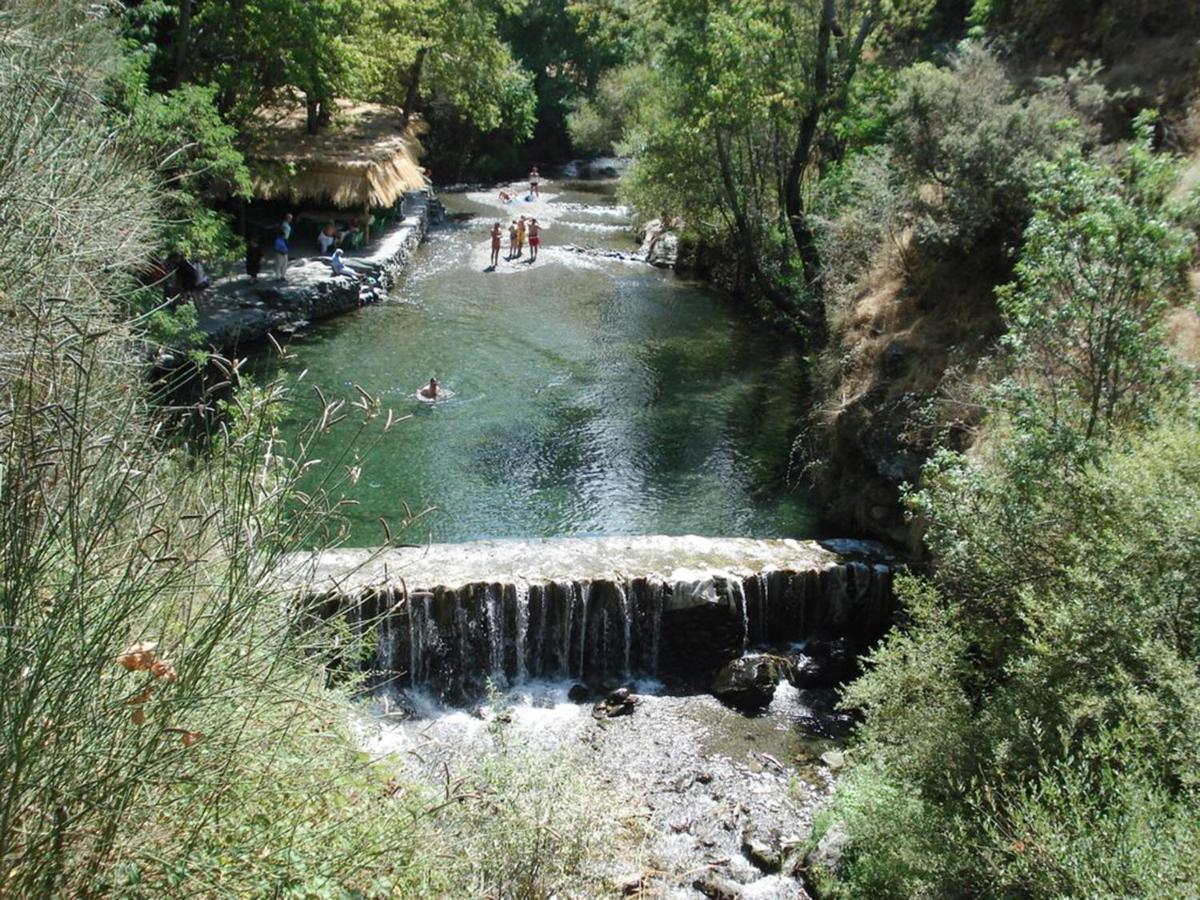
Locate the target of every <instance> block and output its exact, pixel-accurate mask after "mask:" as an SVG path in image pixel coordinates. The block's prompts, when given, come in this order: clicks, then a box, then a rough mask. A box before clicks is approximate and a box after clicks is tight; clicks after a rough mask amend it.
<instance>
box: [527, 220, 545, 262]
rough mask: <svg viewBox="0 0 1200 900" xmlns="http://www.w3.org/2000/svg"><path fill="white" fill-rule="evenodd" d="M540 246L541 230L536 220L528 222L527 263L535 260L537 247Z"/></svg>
mask: <svg viewBox="0 0 1200 900" xmlns="http://www.w3.org/2000/svg"><path fill="white" fill-rule="evenodd" d="M541 244H542V229H541V226H539V225H538V221H537V219H530V220H529V261H530V262H533V261H534V260H536V259H537V255H538V247H540V246H541Z"/></svg>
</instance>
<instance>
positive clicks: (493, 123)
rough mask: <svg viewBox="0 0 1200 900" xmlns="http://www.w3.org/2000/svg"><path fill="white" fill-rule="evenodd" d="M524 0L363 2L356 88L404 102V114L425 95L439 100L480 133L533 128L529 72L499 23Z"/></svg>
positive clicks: (382, 99)
mask: <svg viewBox="0 0 1200 900" xmlns="http://www.w3.org/2000/svg"><path fill="white" fill-rule="evenodd" d="M523 6H524V2H523V0H435V2H433V3H432V4H431V3H417V2H414V0H370V2H369V3H368V4H367V6H366V9H365V13H364V19H363V22H362V27H361V28H360V29H359V30H358V34H357V36H356V39H355V40H356V52H357V54H358V58H359V60H360V75H359V83H358V86H357V90H358V91H359V92H360V93H361V94H363V95H364V96H368V97H371V98H372V99H374V100H378V101H379V102H382V103H391V104H397V103H403V107H404V115H405V117H406V118H407V117H408V116H411V115H412V114H413V113H414V112H415V111H416V110H417V108H418V107H419V106H420V105H421V103H422V98H423V97H424V96H426V95H428V94H436V95H438V96H441V97H444V98H446V99H447V100H448V101H449V102H450V103H451V104H452V105H453V106H454V107H455V108H456V109H458V110H459V111H460V113H461V114H462V115H463V116H465V117H466V118H467V119H469V120H470V121H471V122H472V123H473V124H474V125H475V126H476V127H477V128H478V129H479V130H480V131H490V130H492V129H495V128H499V127H507V128H510V129H512V131H513V132H514V133H515V134H516V135H517V136H518V138H520V137H525V136H528V134H529V131H530V129H531V128H532V125H533V98H532V93H531V90H530V83H529V76H528V73H526V72H525V71H523V70H522V69H521V67H520V66H519V65H518V64H517V62H516V61H515V59H514V58H513V55H512V51H511V49H510V48H509V47H508V45H507V44H505V43H504V42H503V41H502V40H501V39H500V37H499V33H498V27H499V26H498V22H499V20H500V19H501V18H502V17H503V16H507V15H516V14H518V13H519V12H520V10H521V9H522V8H523Z"/></svg>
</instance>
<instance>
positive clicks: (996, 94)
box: [889, 44, 1081, 249]
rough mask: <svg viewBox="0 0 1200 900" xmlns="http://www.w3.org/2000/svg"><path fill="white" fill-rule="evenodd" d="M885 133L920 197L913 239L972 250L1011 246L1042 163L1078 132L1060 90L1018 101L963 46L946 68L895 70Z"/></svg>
mask: <svg viewBox="0 0 1200 900" xmlns="http://www.w3.org/2000/svg"><path fill="white" fill-rule="evenodd" d="M897 94H898V95H897V98H896V101H895V103H894V105H893V107H892V110H891V121H892V123H893V126H892V128H891V130H890V132H889V135H890V139H891V144H892V147H893V148H894V152H895V158H896V161H897V164H898V165H899V167H900V171H901V172H902V173H904V175H905V177H906V178H907V179H908V180H909V182H910V185H911V188H910V190H911V192H912V195H913V196H914V197H916V198H919V199H918V201H917V203H916V210H915V211H916V213H917V214H918V216H919V219H918V223H919V227H920V236H921V237H922V238H924V239H925V240H927V241H931V242H937V243H944V244H950V245H953V246H955V247H958V248H961V249H970V248H972V247H974V246H976V245H978V244H979V243H981V242H984V241H1001V242H1012V241H1014V240H1015V239H1016V237H1017V235H1019V234H1020V231H1021V229H1022V227H1023V226H1024V223H1025V221H1026V219H1027V218H1028V215H1029V192H1030V188H1031V186H1032V184H1033V181H1034V178H1035V177H1036V174H1037V166H1038V164H1039V163H1040V162H1042V161H1044V160H1047V159H1050V158H1052V157H1053V156H1054V155H1055V153H1056V152H1057V151H1058V150H1059V148H1061V147H1063V146H1069V145H1072V144H1077V143H1078V141H1079V139H1080V137H1081V128H1080V126H1079V124H1078V122H1077V121H1076V120H1075V118H1074V116H1075V113H1074V111H1073V110H1072V108H1071V107H1070V105H1069V104H1068V103H1066V102H1065V100H1064V98H1062V97H1061V96H1059V95H1058V94H1057V93H1053V92H1050V91H1043V92H1041V93H1038V94H1035V95H1034V96H1032V97H1030V96H1024V95H1022V93H1021V92H1020V91H1019V90H1018V89H1017V87H1016V86H1015V85H1014V84H1013V83H1012V82H1011V81H1010V80H1009V78H1008V76H1007V75H1006V74H1005V73H1004V70H1003V68H1002V67H1001V66H1000V64H999V62H997V61H996V60H995V59H994V58H993V57H992V56H991V55H990V54H989V53H987V52H986V51H985V50H983V49H982V48H980V47H979V46H977V45H975V44H966V45H964V46H963V47H962V48H961V49H960V51H959V53H958V55H957V56H956V57H955V59H954V64H953V67H952V68H942V67H939V66H935V65H933V64H931V63H917V64H916V65H915V66H913V67H911V68H909V69H907V70H905V71H904V72H902V73H901V74H900V79H899V87H898V92H897Z"/></svg>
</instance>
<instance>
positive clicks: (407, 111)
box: [404, 47, 429, 127]
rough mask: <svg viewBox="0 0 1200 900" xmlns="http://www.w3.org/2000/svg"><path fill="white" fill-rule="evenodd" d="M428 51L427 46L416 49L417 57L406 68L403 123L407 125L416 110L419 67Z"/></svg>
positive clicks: (419, 87)
mask: <svg viewBox="0 0 1200 900" xmlns="http://www.w3.org/2000/svg"><path fill="white" fill-rule="evenodd" d="M428 52H429V48H428V47H422V48H421V49H420V50H418V51H417V58H416V59H414V60H413V64H412V67H411V68H410V69H409V70H408V90H407V91H406V92H405V94H404V125H405V127H407V126H408V120H409V119H411V118H412V114H413V113H414V112H415V111H416V107H417V100H418V99H419V98H420V96H421V69H422V68H424V66H425V55H426V54H427V53H428Z"/></svg>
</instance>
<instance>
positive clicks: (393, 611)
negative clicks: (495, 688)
mask: <svg viewBox="0 0 1200 900" xmlns="http://www.w3.org/2000/svg"><path fill="white" fill-rule="evenodd" d="M891 574H892V570H891V568H890V567H889V566H886V565H880V564H875V565H870V564H865V563H859V562H848V563H845V564H842V565H838V566H832V567H829V568H828V569H826V570H823V571H820V572H771V573H754V574H750V575H746V576H734V575H729V574H723V575H721V576H719V577H714V578H713V579H711V580H709V581H697V582H674V581H667V580H665V579H662V578H637V579H620V580H618V579H614V580H579V581H573V582H545V583H540V584H526V583H521V584H507V585H505V584H498V583H487V582H484V583H474V584H469V585H465V586H463V587H461V588H458V589H454V590H452V589H450V588H444V587H439V588H437V589H436V591H423V592H416V593H412V594H410V595H408V596H407V598H405V597H404V596H403V595H402V594H401V593H400V592H399V591H387V590H382V591H380V592H379V593H378V594H377V595H375V596H374V597H373V598H372V599H371V600H370V602H368V601H367V600H364V601H362V602H360V603H359V604H358V607H357V608H356V609H357V611H355V610H354V609H348V610H347V612H348V614H349V619H350V621H349V626H350V628H349V635H350V640H349V645H348V648H347V650H348V654H347V655H348V656H350V657H351V658H352V659H354V660H358V663H357V664H358V665H360V666H364V667H366V668H368V669H372V670H374V671H373V672H372V677H371V680H370V683H371V684H374V685H376V686H379V687H382V688H385V689H386V688H387V687H388V686H396V687H405V686H410V685H411V686H421V687H425V688H430V689H432V690H434V691H435V692H437V693H438V694H439V695H441V696H442V698H443V699H446V700H461V699H465V698H468V697H472V696H478V695H479V694H480V693H481V692H482V690H483V686H484V682H485V680H486V679H491V681H492V682H493V683H495V684H497V685H501V686H505V685H509V684H513V683H520V682H523V681H525V680H527V679H530V678H541V677H548V676H556V677H566V678H574V679H577V680H580V681H586V682H588V683H593V684H596V685H601V684H610V683H611V684H617V683H620V682H621V681H624V680H628V679H630V678H635V677H638V676H657V675H660V674H662V675H669V676H680V677H686V676H688V675H689V674H696V673H703V672H705V671H709V670H711V668H712V667H713V666H717V665H720V664H721V663H722V662H723V661H726V660H728V659H731V658H733V657H736V656H738V655H740V654H741V653H743V652H745V651H746V650H747V649H748V648H749V647H750V646H753V645H754V644H759V643H768V642H784V641H790V640H799V639H803V638H805V637H810V636H813V635H818V634H819V635H831V636H840V635H849V636H853V637H861V636H868V637H869V636H874V635H877V634H879V633H881V631H882V630H883V629H884V628H885V627H886V625H887V623H888V622H889V621H890V617H891V615H892V606H893V602H892V594H891ZM372 627H374V628H375V630H374V637H375V639H376V641H377V644H376V646H375V647H374V652H373V653H371V654H370V656H369V658H366V659H364V658H363V657H362V655H361V654H362V650H363V648H364V647H366V646H367V635H368V633H369V632H370V629H371V628H372ZM405 665H407V669H405Z"/></svg>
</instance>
